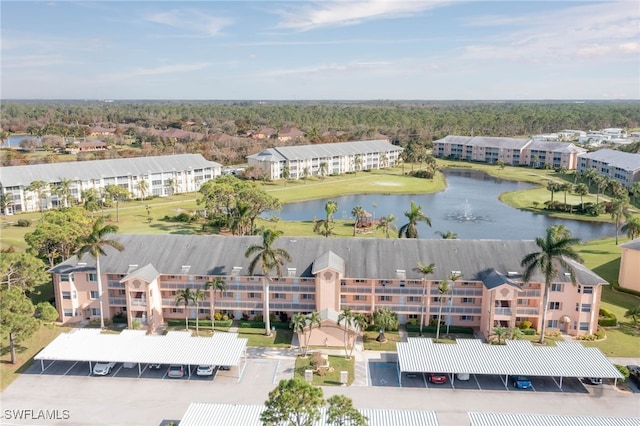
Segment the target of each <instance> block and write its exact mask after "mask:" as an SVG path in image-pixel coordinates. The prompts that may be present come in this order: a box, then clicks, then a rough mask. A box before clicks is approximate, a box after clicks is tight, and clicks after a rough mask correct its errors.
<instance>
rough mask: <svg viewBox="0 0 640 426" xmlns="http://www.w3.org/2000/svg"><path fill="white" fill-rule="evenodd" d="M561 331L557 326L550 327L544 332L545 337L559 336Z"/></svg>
mask: <svg viewBox="0 0 640 426" xmlns="http://www.w3.org/2000/svg"><path fill="white" fill-rule="evenodd" d="M561 335H562V333H561V332H560V330H558V329H557V328H550V329H548V330H546V331H545V332H544V336H545V337H560V336H561Z"/></svg>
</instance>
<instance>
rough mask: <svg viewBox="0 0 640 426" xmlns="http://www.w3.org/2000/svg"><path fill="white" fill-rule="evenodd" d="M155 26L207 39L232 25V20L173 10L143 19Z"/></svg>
mask: <svg viewBox="0 0 640 426" xmlns="http://www.w3.org/2000/svg"><path fill="white" fill-rule="evenodd" d="M144 19H145V20H147V21H150V22H154V23H156V24H162V25H168V26H170V27H173V28H177V29H180V30H183V31H186V32H187V33H198V34H201V35H205V36H208V37H213V36H217V35H219V34H220V33H221V31H222V30H223V29H224V28H225V27H228V26H229V25H231V24H233V22H234V21H233V19H231V18H227V17H217V16H211V15H207V14H205V13H202V12H200V11H198V10H195V9H183V10H181V9H174V10H170V11H166V12H157V13H153V14H151V15H148V16H146V17H144Z"/></svg>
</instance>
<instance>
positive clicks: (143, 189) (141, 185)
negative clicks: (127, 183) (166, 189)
mask: <svg viewBox="0 0 640 426" xmlns="http://www.w3.org/2000/svg"><path fill="white" fill-rule="evenodd" d="M148 190H149V183H148V182H147V180H146V179H144V178H143V177H142V176H140V179H138V191H139V192H140V199H141V200H144V198H145V196H146V195H147V191H148Z"/></svg>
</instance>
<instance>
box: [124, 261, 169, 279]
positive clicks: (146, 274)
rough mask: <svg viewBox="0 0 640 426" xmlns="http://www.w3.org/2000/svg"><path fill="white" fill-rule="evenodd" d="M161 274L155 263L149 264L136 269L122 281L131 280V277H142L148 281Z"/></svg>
mask: <svg viewBox="0 0 640 426" xmlns="http://www.w3.org/2000/svg"><path fill="white" fill-rule="evenodd" d="M159 276H160V272H158V270H157V269H156V268H154V267H153V265H151V264H148V265H145V266H143V267H142V268H140V269H136V270H135V271H133V272H131V273H130V274H128V275H127V276H126V277H124V278H123V279H121V280H120V282H121V283H123V282H125V281H129V280H130V279H131V278H141V279H143V280H145V281H146V282H151V281H153V280H155V279H156V278H158V277H159Z"/></svg>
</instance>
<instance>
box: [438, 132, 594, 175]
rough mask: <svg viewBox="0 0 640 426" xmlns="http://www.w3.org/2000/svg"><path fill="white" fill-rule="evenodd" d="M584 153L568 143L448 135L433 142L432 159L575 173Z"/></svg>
mask: <svg viewBox="0 0 640 426" xmlns="http://www.w3.org/2000/svg"><path fill="white" fill-rule="evenodd" d="M584 152H586V150H585V149H583V148H579V147H577V146H575V145H573V144H572V143H567V142H554V141H545V140H534V139H518V138H494V137H484V136H452V135H449V136H446V137H445V138H443V139H439V140H437V141H434V142H433V155H434V156H435V157H439V158H453V159H456V160H467V161H479V162H483V163H489V164H494V163H496V162H498V161H502V162H503V163H505V164H509V165H512V166H531V167H545V166H547V165H549V166H551V167H554V168H561V167H564V168H566V169H575V168H576V166H577V161H578V160H577V159H578V155H580V154H581V153H584Z"/></svg>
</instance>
